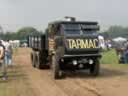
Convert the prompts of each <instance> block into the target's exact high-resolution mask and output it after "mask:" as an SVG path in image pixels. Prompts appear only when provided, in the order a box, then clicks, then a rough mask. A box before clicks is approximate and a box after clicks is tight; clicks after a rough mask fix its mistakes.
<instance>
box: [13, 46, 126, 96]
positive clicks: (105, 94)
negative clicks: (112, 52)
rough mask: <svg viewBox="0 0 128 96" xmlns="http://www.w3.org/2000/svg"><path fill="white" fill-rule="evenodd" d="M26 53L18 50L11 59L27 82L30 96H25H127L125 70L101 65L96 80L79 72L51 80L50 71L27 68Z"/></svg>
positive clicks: (28, 62)
mask: <svg viewBox="0 0 128 96" xmlns="http://www.w3.org/2000/svg"><path fill="white" fill-rule="evenodd" d="M30 51H31V50H30V49H27V48H26V49H24V48H20V49H18V52H17V55H16V56H15V58H14V62H15V64H17V67H18V68H19V69H20V70H21V71H22V73H23V74H24V75H25V76H26V78H27V80H28V81H27V82H28V83H29V84H28V86H29V87H28V86H27V87H28V88H29V89H28V90H27V91H26V92H28V91H29V92H30V93H31V94H33V95H25V96H128V91H127V89H128V70H127V68H128V66H126V67H127V68H125V67H114V66H111V65H110V64H107V65H102V69H101V75H100V76H99V77H96V78H94V77H90V76H89V74H88V73H87V72H81V71H79V72H76V73H67V76H66V78H65V79H62V80H53V79H52V76H51V72H50V70H38V69H36V68H33V67H32V66H31V61H30ZM24 80H25V79H24ZM26 89H27V88H26ZM19 93H20V92H19ZM21 94H22V90H21ZM16 96H24V95H16Z"/></svg>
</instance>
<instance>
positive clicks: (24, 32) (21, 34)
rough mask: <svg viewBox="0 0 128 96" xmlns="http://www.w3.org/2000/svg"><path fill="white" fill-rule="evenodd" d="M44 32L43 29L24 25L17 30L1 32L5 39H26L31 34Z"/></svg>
mask: <svg viewBox="0 0 128 96" xmlns="http://www.w3.org/2000/svg"><path fill="white" fill-rule="evenodd" d="M38 34H42V32H41V31H38V30H37V29H36V28H33V27H23V28H21V29H19V30H18V31H17V32H6V33H3V32H1V33H0V38H1V39H3V40H26V39H27V37H28V36H29V35H38Z"/></svg>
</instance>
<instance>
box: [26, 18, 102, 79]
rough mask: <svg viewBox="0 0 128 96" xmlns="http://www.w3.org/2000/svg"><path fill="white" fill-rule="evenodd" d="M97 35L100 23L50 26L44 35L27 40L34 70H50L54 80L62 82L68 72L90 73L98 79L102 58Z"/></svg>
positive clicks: (85, 22)
mask: <svg viewBox="0 0 128 96" xmlns="http://www.w3.org/2000/svg"><path fill="white" fill-rule="evenodd" d="M98 31H99V25H98V23H97V22H90V21H75V20H71V21H54V22H50V23H49V24H48V28H47V29H46V31H45V32H44V34H42V35H34V36H29V37H28V45H29V47H31V48H32V53H31V60H32V65H33V67H36V68H39V69H42V68H45V67H46V66H48V67H49V68H50V69H51V70H52V76H53V78H55V79H59V78H62V76H63V72H64V71H65V70H69V71H70V70H79V69H89V71H90V74H91V75H93V76H97V75H98V74H99V71H100V62H99V59H100V57H101V54H100V52H101V51H100V50H101V49H100V47H99V40H98Z"/></svg>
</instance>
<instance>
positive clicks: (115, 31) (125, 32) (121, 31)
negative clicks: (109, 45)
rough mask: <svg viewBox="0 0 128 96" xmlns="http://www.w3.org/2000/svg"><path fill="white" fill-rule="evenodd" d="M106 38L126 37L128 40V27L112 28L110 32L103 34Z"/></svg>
mask: <svg viewBox="0 0 128 96" xmlns="http://www.w3.org/2000/svg"><path fill="white" fill-rule="evenodd" d="M101 34H102V35H103V36H104V37H106V38H116V37H124V38H128V27H122V26H111V27H109V29H108V30H106V31H104V32H102V33H101Z"/></svg>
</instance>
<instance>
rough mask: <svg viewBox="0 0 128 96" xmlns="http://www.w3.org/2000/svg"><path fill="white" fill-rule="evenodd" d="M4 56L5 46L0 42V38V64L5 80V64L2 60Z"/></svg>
mask: <svg viewBox="0 0 128 96" xmlns="http://www.w3.org/2000/svg"><path fill="white" fill-rule="evenodd" d="M4 56H5V46H4V45H3V44H2V41H1V40H0V63H1V65H2V73H3V80H6V78H7V65H6V64H5V63H4V62H3V61H4V60H3V59H4Z"/></svg>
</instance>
